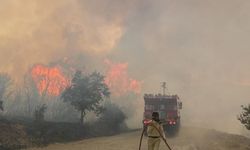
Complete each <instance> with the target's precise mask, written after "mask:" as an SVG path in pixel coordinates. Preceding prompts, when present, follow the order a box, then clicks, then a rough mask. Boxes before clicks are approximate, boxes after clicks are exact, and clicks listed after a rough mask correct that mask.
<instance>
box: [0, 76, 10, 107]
mask: <svg viewBox="0 0 250 150" xmlns="http://www.w3.org/2000/svg"><path fill="white" fill-rule="evenodd" d="M10 82H11V79H10V77H9V76H8V75H7V74H4V73H0V109H1V110H3V100H4V96H5V95H6V91H7V88H8V87H9V85H10Z"/></svg>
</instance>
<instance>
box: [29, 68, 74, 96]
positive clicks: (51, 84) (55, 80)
mask: <svg viewBox="0 0 250 150" xmlns="http://www.w3.org/2000/svg"><path fill="white" fill-rule="evenodd" d="M31 74H32V79H33V80H34V81H35V83H36V87H37V89H38V91H39V94H40V95H42V94H44V93H45V94H48V95H50V96H58V95H60V94H61V92H62V91H63V90H64V89H65V88H66V87H67V86H68V85H69V84H70V82H69V79H67V78H66V77H65V76H64V75H63V74H62V72H61V70H60V69H59V68H58V67H51V68H49V67H46V66H43V65H35V66H34V67H33V68H32V70H31Z"/></svg>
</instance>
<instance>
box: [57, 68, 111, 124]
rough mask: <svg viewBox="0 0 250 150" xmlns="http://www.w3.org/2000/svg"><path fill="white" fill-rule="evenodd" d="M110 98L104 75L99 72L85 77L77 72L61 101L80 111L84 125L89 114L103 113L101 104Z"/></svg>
mask: <svg viewBox="0 0 250 150" xmlns="http://www.w3.org/2000/svg"><path fill="white" fill-rule="evenodd" d="M109 96H110V92H109V89H108V87H107V85H106V84H105V83H104V76H103V75H101V74H100V73H98V72H93V73H92V74H90V75H83V74H82V72H81V71H77V72H76V73H75V75H74V77H73V79H72V81H71V85H70V86H69V87H67V88H66V89H65V90H64V91H63V93H62V95H61V99H62V100H63V101H64V102H67V103H70V104H71V105H72V106H74V108H75V109H76V110H78V111H80V122H81V124H83V122H84V117H85V115H86V113H87V112H91V111H92V112H94V113H96V114H97V115H99V114H100V113H102V112H103V110H104V108H103V106H102V105H101V102H102V101H103V100H104V99H105V98H108V97H109Z"/></svg>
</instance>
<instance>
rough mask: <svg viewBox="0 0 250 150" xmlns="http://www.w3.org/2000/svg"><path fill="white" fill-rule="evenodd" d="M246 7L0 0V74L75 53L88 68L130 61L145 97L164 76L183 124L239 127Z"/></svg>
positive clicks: (180, 0)
mask: <svg viewBox="0 0 250 150" xmlns="http://www.w3.org/2000/svg"><path fill="white" fill-rule="evenodd" d="M249 8H250V2H249V1H246V0H237V1H235V0H216V1H215V0H210V1H208V0H185V1H184V0H155V1H152V0H126V1H124V0H102V1H98V0H53V1H50V0H24V1H20V0H0V72H7V73H9V74H11V76H12V77H13V78H14V79H16V80H19V79H21V78H22V75H23V74H24V73H25V72H26V71H27V70H28V69H29V68H30V67H31V66H32V65H34V64H49V63H51V62H53V61H55V60H59V59H64V58H69V59H74V58H75V57H76V56H79V55H84V60H82V63H84V64H86V67H88V68H93V70H95V69H96V70H102V69H103V67H104V66H105V63H104V60H106V59H109V60H111V61H112V62H116V63H127V66H128V74H129V75H130V76H131V77H132V78H134V79H137V80H139V81H141V83H142V86H141V88H142V95H143V94H144V93H159V92H161V89H160V83H161V82H162V81H166V83H167V88H168V91H169V93H171V94H178V95H179V97H180V98H181V100H182V101H183V110H182V112H181V113H182V121H183V124H184V125H185V124H186V125H201V126H202V125H208V124H209V126H210V127H211V128H215V129H219V130H223V131H227V132H233V133H239V132H242V127H241V125H240V123H239V121H238V120H237V115H238V114H239V113H240V110H241V108H240V106H241V105H246V104H248V103H249V102H250V94H249V90H250V68H249V64H250V60H249V56H250V44H249V43H250V41H249V40H248V39H250V34H249V33H250V19H249V18H250V9H249ZM78 61H79V60H78ZM137 108H138V110H140V111H142V110H143V98H142V96H141V101H140V102H138V103H137ZM140 111H138V115H137V117H136V119H138V120H140V119H141V118H140V117H141V114H140Z"/></svg>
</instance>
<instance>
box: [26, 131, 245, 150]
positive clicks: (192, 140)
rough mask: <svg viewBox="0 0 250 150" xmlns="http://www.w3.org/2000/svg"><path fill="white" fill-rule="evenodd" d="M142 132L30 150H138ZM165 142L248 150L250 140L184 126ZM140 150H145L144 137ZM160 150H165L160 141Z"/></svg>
mask: <svg viewBox="0 0 250 150" xmlns="http://www.w3.org/2000/svg"><path fill="white" fill-rule="evenodd" d="M140 134H141V131H134V132H130V133H124V134H120V135H115V136H109V137H99V138H92V139H85V140H82V141H77V142H71V143H64V144H62V143H60V144H59V143H58V144H51V145H49V146H47V147H43V148H30V149H29V150H138V146H139V139H140ZM168 143H169V145H170V146H171V147H172V149H173V150H250V139H248V138H246V137H243V136H240V135H233V134H228V133H223V132H219V131H215V130H208V129H201V128H191V127H184V128H182V129H181V130H180V132H179V134H178V135H177V136H175V137H171V138H170V137H169V138H168ZM142 150H147V138H146V137H144V139H143V143H142ZM160 150H167V147H166V146H165V145H164V143H163V142H161V147H160Z"/></svg>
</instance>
